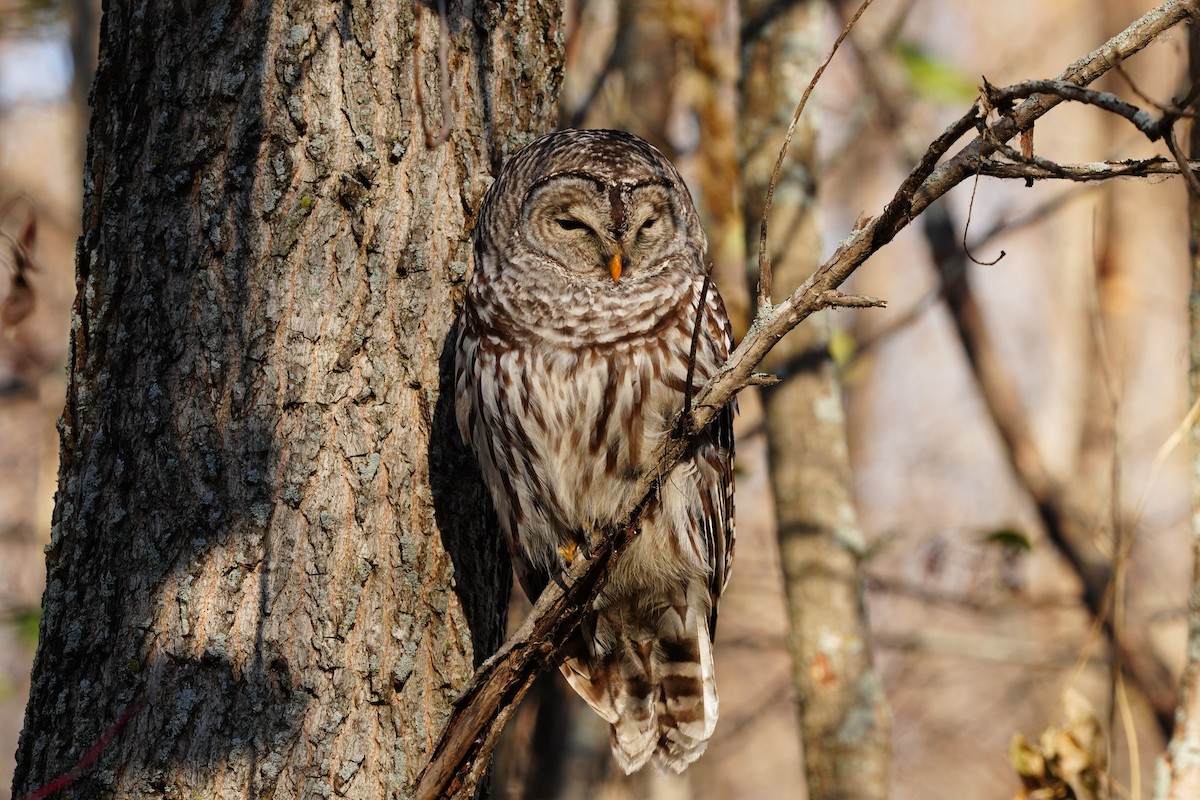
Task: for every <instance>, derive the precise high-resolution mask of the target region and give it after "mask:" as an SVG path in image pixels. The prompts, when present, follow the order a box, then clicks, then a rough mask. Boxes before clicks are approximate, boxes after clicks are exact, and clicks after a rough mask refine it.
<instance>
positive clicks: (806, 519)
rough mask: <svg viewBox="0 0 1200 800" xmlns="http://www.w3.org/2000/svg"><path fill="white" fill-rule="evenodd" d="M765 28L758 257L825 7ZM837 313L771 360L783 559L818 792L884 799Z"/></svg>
mask: <svg viewBox="0 0 1200 800" xmlns="http://www.w3.org/2000/svg"><path fill="white" fill-rule="evenodd" d="M741 8H742V17H743V20H744V22H743V26H744V28H743V29H744V30H745V29H746V28H745V26H746V25H747V22H746V21H749V24H751V25H752V28H753V29H754V30H756V31H757V35H756V37H755V38H753V39H751V40H748V41H746V42H744V43H743V57H742V63H743V68H744V70H745V72H744V75H743V95H742V114H741V122H742V131H741V138H742V142H743V151H744V153H743V161H744V164H745V167H744V170H745V171H744V174H743V179H742V183H743V186H744V187H745V211H744V214H745V223H746V232H747V236H746V238H747V257H748V258H749V259H750V260H751V261H754V260H756V259H757V253H758V233H759V220H760V218H761V216H762V209H763V202H764V198H765V195H766V189H767V184H768V182H769V179H770V175H771V170H772V168H773V167H774V164H775V159H776V155H777V154H778V152H779V146H780V144H781V142H782V138H783V134H784V132H785V131H786V129H787V125H788V122H789V121H790V120H791V117H792V114H793V111H794V109H795V107H796V103H797V102H799V99H800V96H801V95H802V93H803V92H804V88H805V85H806V83H807V81H808V78H809V77H810V76H811V75H812V74H813V72H814V71H815V70H816V68H817V66H818V65H819V63H820V57H821V53H822V49H823V48H822V44H823V43H822V40H821V32H822V22H823V21H824V12H825V8H826V7H825V4H824V3H820V2H815V0H810V2H805V3H798V4H796V5H794V6H793V7H791V8H789V9H787V10H785V11H783V12H780V13H778V15H777V16H775V17H774V18H773V19H772V21H770V22H768V23H767V24H766V25H765V26H763V27H761V28H759V27H758V25H757V24H755V23H756V21H757V20H760V19H766V18H769V17H771V15H773V14H774V13H775V12H776V11H777V9H775V8H772V7H771V6H770V5H769V4H767V3H763V2H761V0H742V2H741ZM812 119H813V116H812V111H811V107H810V110H809V111H808V112H807V117H806V118H805V119H804V120H803V121H802V122H801V124H800V126H799V127H798V128H797V130H796V138H795V139H794V140H793V143H792V147H791V151H790V154H789V156H788V161H787V162H786V164H787V166H786V168H785V169H784V171H782V172H781V173H780V180H779V185H778V189H777V191H776V193H775V199H774V203H773V208H772V215H771V223H772V226H771V231H772V233H773V234H774V235H773V236H772V237H771V250H770V255H771V263H772V264H773V265H774V276H775V283H776V285H778V286H781V287H787V290H789V291H790V289H791V287H793V286H797V285H799V284H801V283H802V282H803V281H804V280H805V279H806V278H807V277H808V276H809V275H810V274H811V273H812V272H813V271H814V270H815V269H816V267H817V264H818V261H817V259H818V256H819V255H820V250H821V248H820V237H819V232H818V226H817V218H816V210H815V208H814V205H813V204H814V202H815V196H816V191H815V185H816V176H815V175H814V170H815V169H816V163H817V157H816V142H817V136H816V133H817V127H816V124H815V123H814V122H812ZM828 313H829V312H824V313H822V314H819V315H815V316H814V317H812V318H811V319H809V320H807V321H805V322H804V323H803V324H801V325H800V326H799V327H797V328H796V329H795V330H793V331H792V332H791V333H789V334H788V335H787V336H786V337H785V338H784V339H783V340H782V341H780V343H779V344H778V345H777V346H776V347H775V349H774V350H773V351H772V353H771V358H770V359H769V361H768V363H769V364H770V365H771V366H772V367H773V369H774V370H775V371H776V372H778V373H779V374H780V376H781V378H782V383H780V384H779V385H778V386H774V387H771V388H768V389H766V390H764V392H763V400H764V417H765V419H764V426H765V429H766V433H767V454H768V458H769V460H770V465H771V489H772V492H773V493H774V496H775V515H776V522H777V525H778V535H779V555H780V562H781V564H782V567H783V575H784V585H785V588H786V590H787V600H788V615H789V617H790V619H791V649H792V660H793V670H792V674H793V682H794V684H795V687H796V694H797V698H798V700H799V705H800V709H799V710H800V732H801V736H802V738H803V740H804V757H805V765H804V766H805V773H806V778H807V783H808V796H809V797H810V798H812V800H849V799H850V798H856V799H861V800H868V799H869V798H885V797H887V796H888V791H889V788H890V786H889V771H890V765H891V750H890V747H891V736H890V734H891V717H890V715H889V713H888V709H887V704H886V701H885V699H884V696H883V689H882V686H881V685H880V682H879V677H878V675H877V673H876V672H875V669H874V665H873V662H872V650H871V641H870V638H871V637H870V630H869V628H868V624H867V618H866V609H865V607H864V603H863V595H864V581H863V571H862V564H861V561H860V559H861V558H862V555H863V552H864V551H865V549H866V548H865V544H864V541H863V536H862V531H861V530H860V528H859V526H858V518H857V514H856V512H855V508H854V496H853V491H852V487H851V473H850V457H849V451H848V448H847V444H846V418H845V413H844V410H843V403H842V387H841V381H840V378H839V376H838V373H837V369H836V367H835V365H834V364H833V363H832V361H831V359H830V358H829V355H828V351H829V331H828V325H829V320H828V318H827V316H826V315H827V314H828Z"/></svg>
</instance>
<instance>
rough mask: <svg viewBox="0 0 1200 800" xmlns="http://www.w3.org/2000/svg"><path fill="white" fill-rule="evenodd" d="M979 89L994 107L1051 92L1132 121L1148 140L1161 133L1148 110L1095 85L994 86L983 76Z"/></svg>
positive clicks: (1035, 83) (1025, 83) (1030, 83)
mask: <svg viewBox="0 0 1200 800" xmlns="http://www.w3.org/2000/svg"><path fill="white" fill-rule="evenodd" d="M983 93H984V96H985V98H986V99H987V101H988V103H990V104H991V105H992V106H993V107H995V108H1001V107H1002V106H1009V105H1011V104H1012V102H1013V101H1014V100H1021V99H1024V98H1027V97H1032V96H1033V95H1035V94H1052V95H1055V96H1057V97H1059V98H1061V99H1063V100H1072V101H1074V102H1076V103H1086V104H1087V105H1091V106H1096V107H1097V108H1102V109H1104V110H1105V111H1111V112H1112V113H1113V114H1117V115H1119V116H1122V117H1124V118H1125V119H1127V120H1129V121H1130V122H1131V123H1133V125H1134V127H1136V128H1137V129H1138V130H1139V131H1141V132H1142V133H1144V134H1145V135H1146V137H1147V138H1148V139H1150V141H1152V142H1154V141H1157V140H1158V138H1159V137H1160V136H1162V131H1161V130H1160V129H1159V126H1158V122H1157V121H1156V120H1155V119H1154V117H1152V116H1150V112H1148V111H1145V110H1143V109H1140V108H1138V107H1137V106H1135V105H1133V104H1132V103H1127V102H1125V101H1124V100H1122V99H1121V98H1119V97H1117V96H1116V95H1115V94H1112V93H1111V92H1098V91H1096V90H1095V89H1088V88H1087V87H1084V86H1080V85H1079V84H1076V83H1070V82H1068V81H1060V80H1050V81H1022V82H1021V83H1017V84H1014V85H1012V86H1006V87H1004V88H1003V89H998V88H996V87H995V86H992V85H991V84H990V83H988V82H987V79H986V78H985V79H984V81H983Z"/></svg>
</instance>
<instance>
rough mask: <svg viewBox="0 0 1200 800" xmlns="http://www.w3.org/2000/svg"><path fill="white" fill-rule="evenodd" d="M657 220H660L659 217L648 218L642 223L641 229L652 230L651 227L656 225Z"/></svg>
mask: <svg viewBox="0 0 1200 800" xmlns="http://www.w3.org/2000/svg"><path fill="white" fill-rule="evenodd" d="M656 222H658V217H651V218H650V219H648V220H646V221H645V222H643V223H642V227H641V230H643V231H648V230H650V229H651V228H653V227H654V223H656Z"/></svg>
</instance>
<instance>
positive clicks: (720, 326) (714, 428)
mask: <svg viewBox="0 0 1200 800" xmlns="http://www.w3.org/2000/svg"><path fill="white" fill-rule="evenodd" d="M706 300H707V303H706V305H707V306H708V308H707V309H706V315H707V319H708V321H709V326H708V334H709V336H710V337H711V338H710V343H711V346H712V347H713V350H714V351H715V352H714V354H713V355H714V360H715V361H716V362H717V364H718V365H720V364H723V363H724V362H725V360H726V359H728V358H729V354H730V353H731V352H733V345H734V342H733V326H732V325H731V324H730V322H729V316H728V315H727V314H726V312H725V304H724V302H722V300H721V296H720V295H719V294H717V292H716V290H715V288H714V289H713V290H711V291H710V292H709V293H708V296H707V298H706ZM736 412H737V401H736V400H735V401H734V402H731V403H730V404H729V405H727V406H725V408H723V409H721V411H720V412H718V414H717V416H716V419H714V420H713V421H712V422H711V423H710V424H709V426H708V431H707V433H708V436H707V437H706V438H707V439H708V441H707V443H706V446H703V447H701V448H699V449H698V450H697V453H696V466H697V467H698V468H699V476H700V481H701V486H700V491H701V502H702V503H703V506H704V514H703V518H702V520H701V531H702V533H703V535H704V538H705V540H706V542H707V544H708V565H709V568H710V569H711V577H710V578H709V592H710V594H711V596H712V612H711V617H710V619H709V628H708V630H709V636H712V637H715V636H716V632H717V603H718V601H719V600H720V597H721V592H722V591H724V589H725V584H726V583H728V582H729V575H730V572H731V570H732V568H733V550H734V544H735V538H736V537H735V532H734V519H733V484H734V477H733V449H734V448H733V415H734V414H735V413H736Z"/></svg>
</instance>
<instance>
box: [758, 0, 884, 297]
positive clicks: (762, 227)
mask: <svg viewBox="0 0 1200 800" xmlns="http://www.w3.org/2000/svg"><path fill="white" fill-rule="evenodd" d="M871 2H872V0H863V2H862V5H860V6H859V7H858V10H857V11H855V12H854V16H853V17H851V18H850V21H849V22H847V23H846V25H845V27H843V28H842V32H841V34H839V35H838V38H837V40H836V41H835V42H834V43H833V47H832V48H831V49H830V50H829V55H828V56H826V57H825V61H823V62H822V63H821V66H819V67H817V71H816V72H814V73H813V76H812V79H811V80H809V82H808V86H806V87H805V89H804V95H803V96H801V98H800V102H799V104H798V105H797V106H796V113H794V114H793V115H792V122H791V124H790V125H788V129H787V135H785V136H784V137H783V146H782V147H780V148H779V157H778V158H776V159H775V169H773V170H771V180H770V181H769V182H768V183H767V197H766V200H765V201H764V202H763V212H762V222H761V223H760V224H759V228H758V307H759V308H760V309H765V308H770V307H771V260H770V258H769V257H768V256H767V220H768V218H769V217H770V216H771V202H772V200H774V198H775V185H776V184H777V183H779V172H780V170H782V169H783V160H784V158H786V157H787V152H788V148H789V147H790V146H791V144H792V136H793V135H794V134H795V133H796V126H797V125H798V124H799V123H800V115H801V114H803V113H804V106H805V105H807V104H808V98H809V96H810V95H811V94H812V93H813V89H815V88H816V86H817V81H819V80H821V76H822V75H823V74H825V68H826V67H827V66H829V62H830V61H832V60H833V56H834V54H836V53H837V51H838V48H839V47H841V46H842V42H843V41H845V39H846V37H847V36H848V35H850V31H851V29H853V28H854V24H855V23H856V22H858V18H859V17H861V16H862V15H863V12H864V11H866V10H867V7H868V6H870V5H871Z"/></svg>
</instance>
